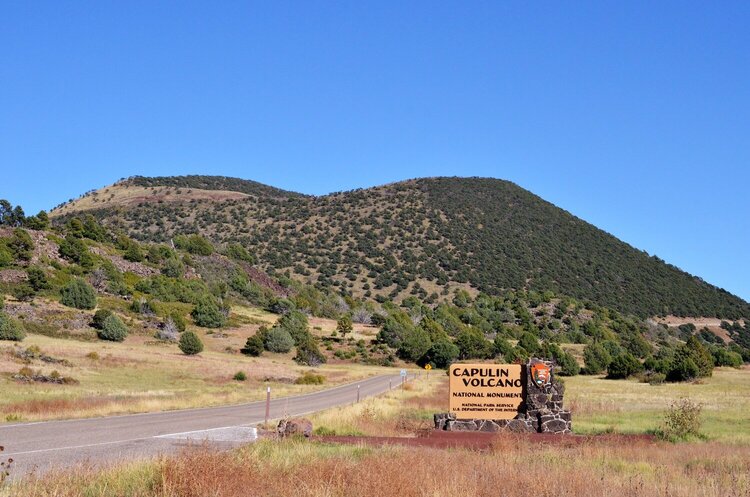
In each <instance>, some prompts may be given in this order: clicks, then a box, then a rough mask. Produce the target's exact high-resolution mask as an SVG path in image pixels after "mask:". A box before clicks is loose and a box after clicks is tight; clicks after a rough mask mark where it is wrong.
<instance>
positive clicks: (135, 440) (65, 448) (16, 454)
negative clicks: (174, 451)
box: [3, 437, 154, 457]
mask: <svg viewBox="0 0 750 497" xmlns="http://www.w3.org/2000/svg"><path fill="white" fill-rule="evenodd" d="M151 438H154V437H141V438H131V439H129V440H116V441H114V442H100V443H95V444H86V445H70V446H67V447H54V448H51V449H38V450H27V451H25V452H13V453H12V454H3V457H11V456H22V455H24V454H39V453H41V452H55V451H58V450H72V449H85V448H87V447H98V446H101V445H116V444H124V443H128V442H138V441H140V440H148V439H151Z"/></svg>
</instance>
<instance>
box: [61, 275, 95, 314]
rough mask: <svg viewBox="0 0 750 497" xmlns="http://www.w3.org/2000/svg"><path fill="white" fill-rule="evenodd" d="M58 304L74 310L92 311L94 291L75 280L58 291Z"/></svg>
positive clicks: (82, 282)
mask: <svg viewBox="0 0 750 497" xmlns="http://www.w3.org/2000/svg"><path fill="white" fill-rule="evenodd" d="M60 294H61V297H62V298H61V299H60V302H61V303H62V304H63V305H66V306H68V307H74V308H76V309H93V308H94V307H96V293H95V292H94V289H93V288H92V287H91V285H89V284H88V283H86V282H85V281H84V280H82V279H80V278H75V279H74V280H72V281H71V282H70V283H68V284H67V285H65V286H64V287H63V288H62V290H61V291H60Z"/></svg>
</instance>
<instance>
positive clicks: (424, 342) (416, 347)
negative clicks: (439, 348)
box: [398, 328, 432, 362]
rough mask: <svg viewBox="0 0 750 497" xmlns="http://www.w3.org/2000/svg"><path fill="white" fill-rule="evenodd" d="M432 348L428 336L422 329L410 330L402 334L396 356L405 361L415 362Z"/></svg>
mask: <svg viewBox="0 0 750 497" xmlns="http://www.w3.org/2000/svg"><path fill="white" fill-rule="evenodd" d="M430 347H432V341H431V340H430V335H429V334H428V333H427V332H426V331H425V330H424V329H422V328H411V329H409V330H407V331H406V332H405V333H404V336H403V337H402V338H401V343H400V344H399V347H398V355H399V357H401V358H402V359H404V360H405V361H410V362H417V361H419V360H420V359H421V358H422V357H423V356H424V355H425V354H426V353H427V351H428V350H430Z"/></svg>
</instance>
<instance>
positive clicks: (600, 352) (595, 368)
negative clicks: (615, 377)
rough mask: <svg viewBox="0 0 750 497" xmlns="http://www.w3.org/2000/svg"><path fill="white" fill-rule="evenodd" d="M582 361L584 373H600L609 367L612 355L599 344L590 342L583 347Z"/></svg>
mask: <svg viewBox="0 0 750 497" xmlns="http://www.w3.org/2000/svg"><path fill="white" fill-rule="evenodd" d="M583 362H584V364H585V365H586V367H585V373H586V374H601V373H603V372H604V371H606V370H607V367H609V363H610V362H612V357H611V356H610V355H609V352H608V351H607V349H605V348H604V347H603V346H602V345H601V344H599V343H592V344H589V345H586V347H585V348H584V349H583Z"/></svg>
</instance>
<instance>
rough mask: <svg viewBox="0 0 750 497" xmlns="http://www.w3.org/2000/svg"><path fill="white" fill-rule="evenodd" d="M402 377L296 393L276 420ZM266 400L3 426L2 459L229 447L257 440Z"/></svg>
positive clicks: (105, 460) (44, 463) (56, 460)
mask: <svg viewBox="0 0 750 497" xmlns="http://www.w3.org/2000/svg"><path fill="white" fill-rule="evenodd" d="M400 381H401V379H400V378H399V376H398V375H386V376H376V377H372V378H368V379H365V380H362V381H360V382H357V383H350V384H347V385H342V386H339V387H335V388H331V389H328V390H323V391H320V392H314V393H310V394H305V395H299V396H296V397H282V398H278V399H272V400H271V412H270V414H271V419H280V418H283V417H286V416H299V415H302V414H307V413H311V412H314V411H320V410H323V409H328V408H330V407H334V406H339V405H345V404H352V403H354V402H355V401H356V399H357V387H358V386H359V387H360V396H361V397H362V398H365V397H367V396H371V395H377V394H380V393H383V392H385V391H387V390H388V389H389V386H390V384H392V385H393V387H394V388H395V387H396V386H397V385H399V383H400ZM264 417H265V401H260V402H253V403H250V404H242V405H236V406H227V407H210V408H202V409H186V410H180V411H165V412H157V413H147V414H132V415H126V416H110V417H105V418H93V419H77V420H70V421H47V422H41V423H26V424H16V425H5V426H0V445H3V446H5V452H4V453H2V457H3V458H8V457H12V458H13V459H14V460H15V462H14V467H13V472H12V476H13V477H14V478H19V477H20V476H23V475H26V474H29V473H30V472H32V471H33V472H36V473H42V472H44V471H46V470H49V469H50V468H53V467H62V466H69V465H72V464H77V463H83V462H86V463H92V464H97V465H101V464H112V463H116V462H119V461H123V460H128V459H135V458H143V457H149V456H155V455H158V454H166V453H170V452H174V451H177V450H179V449H180V448H181V447H185V446H187V445H189V444H190V443H192V442H201V441H204V440H207V441H209V442H212V443H216V444H218V445H222V444H228V445H230V446H233V445H236V444H238V443H243V442H249V441H253V440H255V438H256V432H255V429H254V428H253V427H252V426H251V425H255V424H258V423H262V422H263V420H264Z"/></svg>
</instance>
